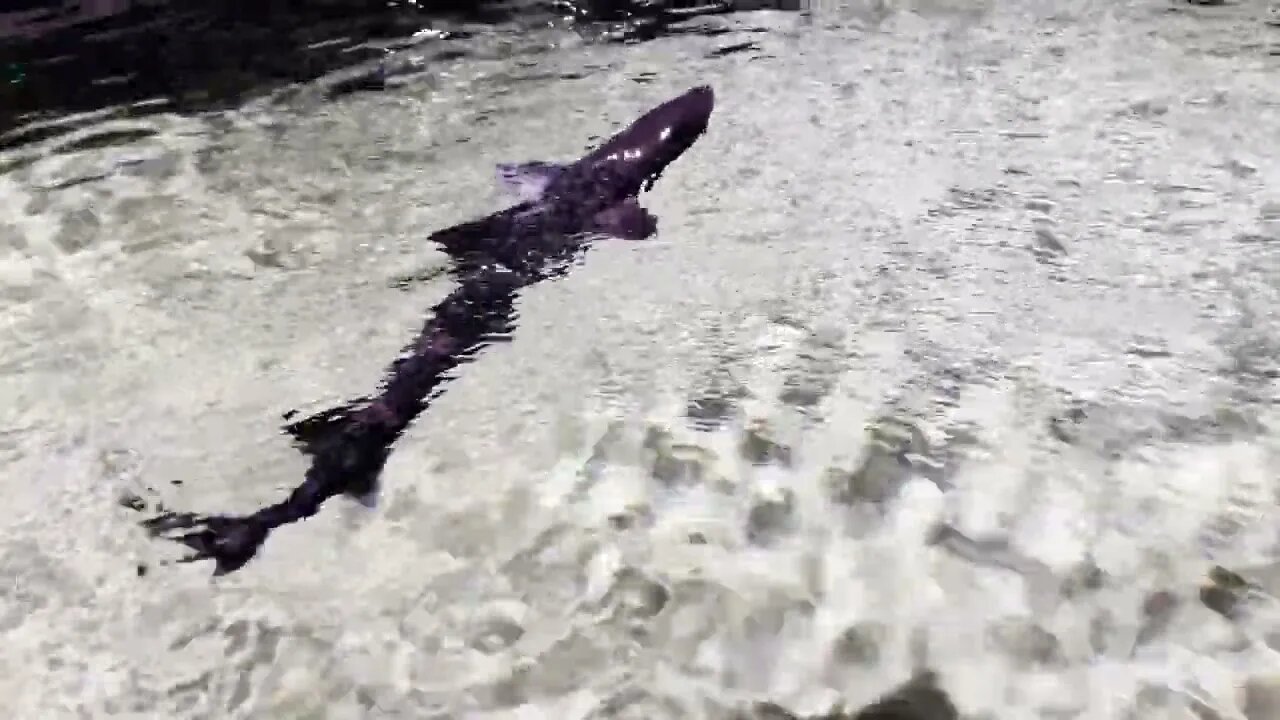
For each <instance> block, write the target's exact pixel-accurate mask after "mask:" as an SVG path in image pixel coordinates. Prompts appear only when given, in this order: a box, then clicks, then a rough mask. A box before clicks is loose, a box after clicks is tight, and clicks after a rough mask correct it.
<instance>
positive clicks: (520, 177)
mask: <svg viewBox="0 0 1280 720" xmlns="http://www.w3.org/2000/svg"><path fill="white" fill-rule="evenodd" d="M562 172H564V166H563V165H560V164H558V163H552V162H542V161H537V160H535V161H532V162H524V163H501V164H499V165H498V167H497V176H498V184H499V185H500V186H501V187H502V189H503V190H506V191H507V192H509V193H511V194H512V195H515V196H517V197H519V198H521V199H522V200H538V199H540V198H541V197H542V193H543V192H544V191H546V189H547V186H548V185H550V184H551V182H552V181H553V180H555V179H556V177H557V176H558V175H560V173H562Z"/></svg>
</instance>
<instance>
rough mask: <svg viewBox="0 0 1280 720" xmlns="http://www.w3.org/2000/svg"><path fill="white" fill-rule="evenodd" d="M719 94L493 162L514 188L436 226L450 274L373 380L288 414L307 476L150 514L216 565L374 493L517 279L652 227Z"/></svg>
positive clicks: (231, 567) (495, 326)
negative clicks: (222, 503) (279, 493)
mask: <svg viewBox="0 0 1280 720" xmlns="http://www.w3.org/2000/svg"><path fill="white" fill-rule="evenodd" d="M714 106H715V97H714V93H713V92H712V90H711V88H710V87H708V86H698V87H694V88H692V89H690V90H688V91H687V92H685V93H682V94H681V95H679V96H677V97H675V98H673V99H671V100H668V101H667V102H665V103H663V104H661V105H659V106H657V107H655V108H653V109H652V110H650V111H649V112H647V113H645V114H644V115H642V116H641V117H640V118H638V119H637V120H635V121H634V122H632V123H631V124H630V125H628V126H627V127H626V128H624V129H623V130H621V131H620V132H618V133H617V134H616V135H614V136H613V137H611V138H609V139H608V140H607V141H605V142H604V143H603V144H601V145H600V146H598V147H596V148H595V149H594V150H592V151H591V152H589V153H588V154H587V155H586V156H584V157H583V158H581V159H579V160H577V161H575V162H573V163H568V164H558V163H551V162H528V163H520V164H504V165H499V166H498V168H497V179H498V182H499V183H500V184H501V185H502V186H503V187H505V188H506V189H507V190H508V191H510V192H511V193H513V194H515V195H516V196H517V197H518V198H519V199H520V202H518V203H517V204H515V205H513V206H512V207H509V208H507V209H505V210H502V211H499V212H497V213H494V214H492V215H489V216H487V217H484V218H481V219H478V220H474V221H471V222H466V223H462V224H460V225H455V226H453V227H450V228H446V229H444V230H440V231H437V232H435V233H433V234H432V235H431V236H430V240H431V241H432V242H433V243H435V244H436V245H437V246H438V247H440V248H441V249H442V250H443V251H444V252H445V253H446V254H447V255H448V256H449V258H450V260H451V265H452V269H451V272H452V274H453V275H454V277H456V278H457V279H458V285H457V288H456V289H455V290H454V291H453V292H451V293H450V294H449V295H448V296H446V297H445V298H444V300H442V301H440V302H439V303H437V304H436V305H435V306H433V307H432V308H431V312H430V314H429V315H428V319H427V320H426V322H425V324H424V326H423V328H422V330H421V332H419V333H418V335H417V337H415V338H414V340H413V342H411V343H410V344H409V345H408V346H407V347H406V348H405V349H404V350H403V351H402V353H401V354H400V356H399V357H398V358H397V359H396V360H395V361H394V362H392V363H391V365H390V367H389V368H388V370H387V372H386V377H385V379H384V382H383V383H382V387H381V390H380V392H379V393H378V394H377V395H375V396H372V397H364V398H359V399H357V400H353V401H350V402H348V403H345V404H343V405H341V406H339V407H336V408H332V409H329V410H325V411H323V412H320V413H318V414H316V415H313V416H310V417H307V418H305V419H302V420H299V421H295V422H291V423H289V424H288V425H286V426H285V431H286V432H288V433H289V434H290V435H292V436H293V437H294V439H295V440H296V441H297V443H298V444H299V446H300V448H301V449H302V450H303V452H305V453H307V454H308V455H310V456H311V458H312V462H311V466H310V468H309V469H308V470H307V473H306V477H305V479H304V480H303V481H302V483H301V484H299V485H298V486H297V487H296V488H295V489H294V490H293V491H292V492H291V493H290V495H289V496H288V497H287V498H286V499H284V500H283V501H281V502H278V503H275V504H273V505H269V506H267V507H264V508H262V509H260V510H258V511H257V512H254V513H252V514H249V515H200V514H195V513H174V512H162V513H160V514H159V515H157V516H155V517H152V518H149V519H147V520H145V521H144V522H143V525H144V527H145V528H147V530H148V531H149V532H151V533H152V534H153V535H156V536H161V537H166V538H168V539H171V540H176V541H178V542H181V543H183V544H184V545H186V546H187V547H189V548H190V549H191V550H192V551H193V552H192V553H191V554H189V555H188V556H187V557H184V558H183V559H182V561H183V562H192V561H198V560H206V559H212V560H214V561H215V568H214V574H215V575H222V574H226V573H229V572H234V571H235V570H238V569H240V568H241V567H243V566H244V565H245V564H246V563H247V562H249V560H251V559H252V558H253V557H254V555H255V554H256V553H257V551H258V548H259V547H261V545H262V544H263V543H264V542H265V541H266V539H267V537H268V535H269V534H270V532H271V531H272V530H273V529H275V528H277V527H280V526H282V525H285V524H289V523H293V522H297V521H299V520H302V519H304V518H307V517H311V516H312V515H315V514H316V513H317V512H319V510H320V507H321V505H322V504H323V503H324V502H325V501H327V500H328V499H329V498H332V497H335V496H337V495H348V496H352V497H355V498H357V499H359V500H361V501H362V502H363V503H365V504H366V505H372V504H373V502H374V500H375V499H376V495H377V489H378V477H379V475H380V473H381V471H382V468H383V465H384V464H385V462H386V459H387V457H388V456H389V454H390V452H391V448H392V445H393V444H394V442H395V441H396V440H397V439H398V438H399V437H400V435H401V434H403V432H404V431H405V430H406V429H407V428H408V427H409V425H410V424H411V423H412V422H413V420H414V419H415V418H416V417H417V416H418V415H419V414H420V413H421V412H422V411H423V410H424V409H425V408H426V406H427V405H428V403H429V402H430V400H431V399H432V398H433V397H435V395H436V394H438V393H439V392H441V391H442V389H443V385H444V383H446V382H447V381H448V380H449V379H451V375H450V372H451V371H452V370H454V369H455V368H456V367H458V366H459V365H461V364H463V363H465V362H467V361H468V360H470V359H471V358H473V357H474V356H475V355H476V353H477V352H478V351H479V350H481V349H482V348H483V347H484V346H485V345H487V344H488V343H490V342H493V341H495V340H497V339H500V338H502V337H504V336H508V335H509V334H510V333H511V332H512V331H513V330H514V328H515V320H516V313H515V302H516V299H517V296H518V294H519V292H520V291H521V290H522V289H524V288H526V287H528V286H530V285H532V284H534V283H537V282H539V281H541V280H544V279H547V278H551V277H555V276H557V275H560V274H563V273H564V272H567V271H568V269H569V267H570V266H571V264H572V263H571V261H572V260H573V259H574V258H575V257H577V256H578V254H579V253H580V252H581V251H582V250H584V249H585V248H586V246H587V245H588V244H589V243H590V241H591V240H592V239H593V238H595V237H600V236H602V235H605V236H612V237H618V238H624V239H634V240H638V239H644V238H647V237H650V236H651V235H653V234H654V233H655V232H656V231H657V219H656V218H655V217H654V216H653V215H652V214H650V213H649V212H648V211H647V210H645V209H644V208H643V207H641V205H640V203H639V200H638V197H639V195H640V193H641V192H643V191H647V190H649V189H650V188H652V186H653V183H654V182H655V181H656V180H657V179H658V177H659V176H660V175H661V174H662V172H663V170H665V169H666V168H667V166H668V165H670V164H671V163H672V162H674V161H675V160H676V159H677V158H679V157H680V156H681V155H682V154H684V152H685V151H687V150H688V149H689V148H690V147H692V146H693V144H694V142H696V141H697V139H698V138H699V137H700V136H701V135H702V134H703V133H704V132H705V131H706V129H707V124H708V121H709V120H710V117H711V113H712V110H713V109H714ZM291 415H292V413H291V414H290V415H286V420H288V419H289V417H290V416H291Z"/></svg>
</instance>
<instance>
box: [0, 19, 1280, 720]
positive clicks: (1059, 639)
mask: <svg viewBox="0 0 1280 720" xmlns="http://www.w3.org/2000/svg"><path fill="white" fill-rule="evenodd" d="M1112 5H1113V4H1112V3H1090V2H1084V1H1083V0H1080V1H1078V2H1074V3H1062V2H1056V3H1035V2H1026V3H1001V4H998V3H987V4H973V3H963V4H956V5H955V6H951V5H948V4H947V3H944V2H942V1H941V0H934V1H930V2H926V1H925V0H920V1H919V2H914V3H909V2H904V3H883V2H882V3H875V4H871V3H868V4H864V5H857V4H847V5H844V6H842V7H839V8H837V7H831V6H826V7H823V6H817V5H815V6H814V7H813V8H812V10H811V11H810V12H809V13H808V14H806V15H797V14H790V13H767V12H764V13H747V14H739V15H734V16H723V17H719V18H715V19H712V20H708V21H706V22H708V23H712V24H715V25H716V26H718V27H723V28H727V29H729V30H730V31H729V32H726V33H723V34H714V35H705V34H690V35H683V36H678V37H673V38H659V39H656V40H654V41H652V42H648V43H644V44H638V45H622V44H596V43H586V42H583V41H582V40H581V39H580V36H577V35H573V34H568V33H565V32H563V31H561V30H550V29H549V30H546V31H542V32H535V31H528V32H522V33H519V34H509V35H504V34H503V33H502V32H501V31H500V30H492V31H488V32H489V34H487V35H484V34H482V35H481V36H479V37H477V38H474V42H475V43H476V46H477V47H481V48H491V49H493V52H491V53H489V54H487V55H486V54H485V53H474V54H472V55H471V56H469V57H465V58H458V59H456V60H454V61H450V60H448V59H447V58H446V59H444V60H437V61H435V62H434V64H432V65H431V66H429V67H424V68H423V69H422V70H421V72H419V73H416V74H409V75H406V78H407V79H405V80H404V81H403V82H401V83H399V84H397V85H395V86H394V87H391V88H390V89H388V90H385V91H382V92H360V93H353V94H349V95H344V96H342V97H338V98H336V99H333V100H329V99H327V95H326V90H325V88H326V87H327V86H324V85H323V84H316V83H312V84H308V85H305V86H302V87H298V88H290V89H288V90H287V91H286V92H280V93H274V94H271V95H269V96H267V97H263V98H260V99H257V100H254V101H251V102H249V103H248V104H246V105H244V106H242V107H239V108H237V109H235V110H230V111H224V112H217V113H213V114H207V115H193V116H178V115H173V114H167V113H164V112H160V113H157V114H153V115H148V116H145V117H137V118H129V117H125V118H118V117H117V118H107V119H102V120H96V121H85V122H83V123H81V125H80V126H78V129H76V130H74V131H72V132H71V133H56V134H53V136H52V137H50V138H49V139H47V140H44V141H41V142H38V143H34V144H23V145H20V146H17V147H12V148H8V149H6V150H4V151H3V154H0V167H6V168H8V170H7V171H6V172H5V174H4V175H0V219H2V222H0V253H3V255H4V257H3V260H2V261H0V297H2V298H3V312H2V314H0V319H2V325H0V342H3V345H2V346H0V428H4V431H3V435H0V462H3V463H4V465H3V468H4V469H3V476H2V477H3V482H4V490H5V497H6V501H7V503H6V504H7V510H8V511H7V512H6V513H5V517H4V519H3V521H2V522H3V525H2V526H0V527H3V533H4V535H3V536H4V538H5V539H4V540H3V541H2V543H0V549H2V554H0V568H2V570H0V572H3V575H4V576H5V577H6V580H7V582H6V583H5V586H7V587H9V588H10V589H9V590H5V591H3V592H0V633H3V642H0V707H3V708H4V710H6V711H7V712H5V713H4V715H5V716H6V717H13V718H40V719H41V720H54V719H55V718H63V717H67V718H72V717H139V718H140V717H169V718H204V717H207V718H215V717H216V718H250V717H252V718H262V717H269V718H384V717H385V718H393V717H395V718H399V717H404V718H410V717H412V718H424V717H440V718H444V717H469V718H487V717H493V718H498V717H529V718H532V717H556V718H588V717H590V718H604V717H637V718H639V717H644V718H666V717H669V718H699V717H707V718H726V717H729V716H730V715H731V714H732V713H733V712H735V711H737V710H740V709H742V708H746V707H749V706H750V705H751V704H753V703H756V702H760V701H772V702H776V703H779V704H781V705H783V706H785V707H787V708H789V709H791V710H792V711H794V712H797V713H818V712H825V711H826V710H827V709H828V708H830V707H831V706H832V705H833V704H835V703H839V702H843V703H844V704H846V705H847V706H850V707H856V706H858V705H861V704H864V703H866V702H868V701H870V700H871V699H873V698H875V697H877V696H879V695H880V694H882V693H883V692H885V691H886V690H888V689H889V688H890V687H892V686H893V685H896V684H897V683H899V682H901V681H902V680H904V679H905V678H906V677H907V676H908V675H909V674H910V673H911V672H912V670H913V669H915V668H918V667H922V666H927V667H929V668H932V669H933V670H935V671H937V673H938V674H939V678H940V682H941V684H942V686H943V687H945V689H946V690H947V691H948V692H949V693H950V695H951V696H952V698H953V699H954V701H955V703H956V704H957V705H958V706H959V708H960V710H961V711H962V713H963V714H964V715H965V716H966V717H975V718H986V717H990V718H1000V719H1001V720H1013V719H1015V718H1090V719H1092V718H1099V719H1100V718H1129V717H1141V718H1163V717H1168V718H1183V717H1194V716H1196V715H1193V714H1192V713H1195V714H1198V716H1200V717H1208V716H1211V715H1207V714H1206V713H1217V716H1218V717H1223V718H1229V717H1247V718H1249V719H1250V720H1256V719H1257V718H1266V717H1274V716H1275V715H1276V714H1277V713H1280V709H1277V708H1278V707H1280V701H1277V700H1268V699H1267V698H1268V697H1275V696H1278V695H1280V682H1278V681H1280V662H1278V656H1277V652H1276V648H1277V647H1280V634H1278V633H1280V624H1277V619H1280V614H1277V613H1276V611H1275V609H1276V605H1275V602H1276V601H1275V600H1273V599H1271V595H1270V593H1272V592H1275V591H1277V588H1275V587H1273V586H1274V585H1276V584H1277V583H1280V575H1278V574H1277V573H1276V572H1275V570H1274V569H1272V563H1274V562H1275V561H1276V556H1277V536H1276V527H1277V520H1280V517H1278V515H1280V513H1278V512H1277V509H1276V501H1277V497H1278V496H1277V490H1278V488H1277V484H1276V476H1277V470H1278V469H1280V455H1277V452H1280V446H1278V444H1277V439H1276V435H1275V433H1274V432H1273V430H1272V428H1273V427H1275V424H1276V423H1277V422H1278V421H1280V417H1277V411H1276V400H1277V399H1278V398H1280V386H1277V380H1276V378H1277V377H1280V370H1278V369H1277V364H1276V363H1277V361H1276V353H1277V350H1278V349H1280V348H1278V347H1277V340H1276V338H1280V326H1278V323H1280V321H1278V320H1277V318H1280V315H1278V314H1277V310H1278V309H1280V291H1278V290H1277V288H1280V165H1278V164H1277V163H1276V162H1275V161H1274V157H1273V156H1272V153H1271V151H1270V148H1271V144H1273V143H1274V138H1275V137H1276V132H1277V130H1280V84H1277V83H1276V77H1277V70H1278V69H1280V68H1278V66H1280V58H1278V57H1276V56H1275V55H1273V54H1271V52H1272V49H1274V48H1275V47H1277V46H1278V45H1280V29H1276V28H1274V27H1272V26H1269V25H1267V24H1266V23H1265V20H1266V19H1267V16H1266V12H1265V10H1266V8H1265V6H1263V5H1260V4H1244V5H1238V6H1232V7H1222V8H1215V7H1209V8H1199V7H1192V6H1183V5H1176V6H1173V7H1176V8H1178V10H1179V11H1178V12H1169V10H1168V8H1169V7H1170V6H1169V5H1166V4H1163V3H1157V2H1140V3H1130V4H1127V5H1125V6H1124V7H1123V8H1114V7H1112ZM429 49H430V48H429V47H427V49H425V50H422V51H421V52H428V51H429ZM409 52H414V51H413V50H412V49H411V50H410V51H409ZM700 82H710V83H711V84H713V85H714V86H715V88H716V91H717V97H718V100H719V107H718V108H717V111H716V115H715V116H714V118H713V121H712V128H711V130H710V132H709V134H708V135H707V136H706V137H705V138H703V139H702V140H701V141H700V142H699V143H698V144H697V145H696V146H695V147H694V149H693V150H692V151H691V152H690V153H688V154H687V155H686V156H685V157H684V158H682V159H681V160H680V161H678V162H677V163H676V164H675V165H674V166H673V167H672V168H671V169H670V170H669V171H668V172H667V173H666V175H665V176H664V178H663V180H662V181H661V182H660V183H659V184H658V186H657V188H656V190H655V192H654V193H652V194H651V195H650V196H649V197H648V199H647V200H646V205H647V206H648V207H649V208H650V209H651V210H653V211H654V212H655V213H656V214H658V216H659V217H660V219H661V233H660V234H659V236H657V237H656V238H655V239H653V240H650V241H647V242H645V243H625V242H605V243H601V244H599V245H597V246H596V247H594V248H593V249H592V250H591V251H590V253H588V255H587V257H586V259H585V262H584V263H583V264H582V266H581V267H580V268H578V269H576V270H575V271H574V272H573V273H571V274H570V275H568V276H567V277H566V278H564V279H562V280H559V281H556V282H554V283H545V284H542V285H539V286H537V287H535V288H533V289H532V290H530V291H529V292H527V293H526V294H525V296H524V298H523V300H522V301H521V303H520V322H519V329H518V330H517V333H516V334H515V336H514V338H513V339H512V341H511V342H510V343H504V344H500V345H496V346H494V347H491V348H489V349H488V350H486V351H485V353H484V355H483V356H482V357H481V358H480V359H479V360H478V361H476V362H475V363H473V364H471V365H469V366H467V367H466V368H465V370H464V371H463V372H462V373H461V375H460V377H459V379H457V380H456V381H454V382H453V383H452V384H451V385H450V386H449V388H448V390H447V392H446V393H445V394H444V395H443V396H442V397H440V398H439V399H438V400H437V401H436V402H435V403H434V404H433V405H432V407H431V409H429V410H428V411H427V412H426V413H425V414H424V415H423V416H422V418H421V419H420V420H419V421H418V422H417V424H416V425H415V426H414V428H413V429H412V430H411V431H410V432H409V433H408V434H407V435H406V437H405V438H404V439H402V440H401V442H400V443H399V444H398V446H397V449H396V450H395V452H394V453H393V455H392V456H391V460H390V462H389V463H388V466H387V470H386V472H385V474H384V476H383V482H384V488H385V490H384V494H383V497H382V499H381V504H380V505H379V507H378V508H377V509H376V510H375V511H372V512H370V511H368V510H364V509H362V508H360V507H358V506H355V505H354V504H352V503H349V502H346V501H341V500H338V501H334V502H333V503H331V504H330V505H329V506H328V507H326V508H325V510H324V511H323V512H322V513H321V514H320V515H319V516H317V517H316V518H315V519H313V520H310V521H308V522H305V523H300V524H298V525H294V526H290V527H287V528H284V529H282V530H280V531H278V532H277V533H276V534H274V535H273V537H272V539H271V541H270V542H269V543H268V544H267V546H266V547H265V549H264V550H263V551H262V553H261V554H260V556H259V557H258V558H257V559H256V560H255V561H253V562H252V563H251V564H250V565H249V566H247V567H246V568H245V569H244V570H243V571H241V572H239V573H237V574H235V575H232V576H229V577H225V578H220V579H218V580H216V581H213V580H211V579H210V578H209V576H208V568H207V567H204V566H200V565H179V566H174V565H163V564H160V563H162V561H164V560H165V559H172V558H174V557H176V556H177V554H178V551H177V549H176V548H174V547H170V546H168V545H165V544H161V543H158V542H155V541H153V540H149V539H148V538H147V537H145V535H144V534H143V533H142V532H141V530H139V529H138V528H137V526H136V524H135V523H136V521H137V519H138V516H137V515H136V514H134V513H131V512H130V511H129V510H127V509H125V508H122V507H121V506H120V504H119V502H118V500H119V498H120V497H121V496H123V495H126V494H131V493H134V494H142V495H147V496H151V495H153V494H154V495H157V496H158V497H159V498H160V499H162V500H163V502H164V503H165V504H166V505H168V506H171V507H176V508H179V509H189V510H195V511H202V512H220V511H227V512H230V511H242V510H251V509H253V508H254V507H256V506H257V505H259V504H261V503H264V502H270V501H273V500H275V499H278V498H279V497H281V496H282V495H283V494H284V492H286V491H287V488H289V487H291V486H292V485H293V484H294V483H296V482H297V481H299V480H300V479H301V475H302V472H303V470H304V468H305V460H304V458H302V457H301V456H300V455H299V454H298V453H297V452H296V451H294V450H292V449H291V448H290V447H289V445H288V443H287V441H286V440H285V438H284V437H283V436H281V435H280V434H279V433H278V424H279V418H280V415H281V414H282V413H284V412H285V411H287V410H290V409H293V408H302V409H303V410H304V411H305V410H318V409H321V408H323V407H326V406H328V405H331V404H333V403H336V402H338V401H340V400H343V399H346V398H348V397H352V396H356V395H360V394H362V393H365V392H367V391H368V390H370V389H372V387H373V385H374V384H375V383H376V381H377V378H378V377H379V376H380V373H381V368H382V367H383V366H384V365H385V364H386V363H387V362H388V361H389V360H390V359H391V358H392V357H393V356H394V355H395V354H396V353H397V351H398V350H399V348H400V347H401V345H402V344H403V342H404V341H405V340H407V339H408V337H409V336H411V335H412V333H413V332H415V331H416V330H417V328H418V326H419V325H420V323H421V320H422V317H421V313H422V312H423V310H424V309H425V308H427V307H429V306H430V305H431V304H432V303H433V302H434V301H435V300H436V299H437V298H439V297H440V296H442V295H443V294H444V293H445V292H446V291H447V285H446V283H445V282H444V281H443V280H440V281H434V282H429V283H426V284H420V285H414V286H410V287H409V288H408V289H397V288H396V287H393V286H394V285H396V281H397V278H400V277H401V276H404V275H411V274H415V273H422V272H424V271H430V270H431V269H432V268H442V267H443V260H442V258H441V256H440V255H439V254H438V253H437V252H435V251H434V250H433V249H432V248H430V247H428V246H426V245H425V244H424V243H423V242H422V239H423V238H424V237H425V236H426V235H427V234H428V233H429V232H430V231H431V230H433V229H437V228H440V227H444V226H446V225H449V224H452V223H455V222H458V221H461V220H464V219H467V218H470V217H473V216H476V215H479V214H481V213H484V212H488V211H489V210H491V209H493V208H495V207H497V206H498V204H499V203H500V202H502V199H501V198H500V197H499V196H498V195H497V194H496V192H495V191H494V190H493V166H494V164H495V163H498V162H504V161H513V160H527V159H554V158H563V157H572V156H573V155H574V154H575V153H578V152H579V151H581V150H582V149H583V148H584V147H585V146H586V145H587V144H589V142H590V139H591V138H592V137H594V136H602V135H605V134H607V133H608V132H609V131H610V130H612V129H613V128H615V127H616V126H618V125H620V124H622V123H625V122H627V121H629V120H630V119H631V118H632V117H634V116H635V115H636V114H638V113H639V112H641V111H643V110H644V109H646V108H647V107H649V106H651V105H652V104H655V103H656V102H658V101H660V100H662V99H665V98H666V97H668V96H669V95H671V94H674V93H675V92H678V91H680V90H682V89H684V88H686V87H688V86H690V85H693V84H697V83H700ZM104 136H110V137H109V138H107V139H106V140H104V139H103V138H104ZM108 140H109V141H108ZM175 483H178V484H175ZM148 488H151V489H154V493H152V492H151V491H149V490H148ZM1215 565H1223V566H1225V567H1228V568H1231V569H1233V570H1235V571H1239V572H1241V573H1243V574H1244V575H1245V577H1246V578H1248V579H1249V580H1251V581H1254V582H1256V583H1257V584H1258V587H1256V588H1254V591H1253V592H1252V593H1245V595H1247V597H1246V598H1245V599H1244V600H1241V601H1240V602H1237V603H1235V605H1233V610H1232V612H1229V613H1225V614H1223V613H1221V612H1215V611H1214V609H1213V608H1212V607H1210V606H1214V607H1218V608H1219V610H1221V609H1222V605H1221V603H1216V604H1215V603H1214V602H1212V599H1213V598H1215V597H1218V595H1214V592H1215V591H1213V590H1211V591H1208V592H1202V587H1204V586H1205V585H1206V583H1210V582H1211V580H1210V579H1209V578H1210V570H1211V568H1213V567H1214V566H1215ZM140 566H142V567H145V568H146V572H145V574H143V575H142V576H141V577H139V572H140V571H139V569H138V568H139V567H140ZM1221 575H1222V574H1221V573H1218V574H1217V576H1218V577H1221ZM1228 584H1229V583H1228ZM1223 592H1225V591H1222V592H1219V595H1221V594H1222V593H1223ZM1228 615H1229V616H1230V617H1227V616H1228ZM1269 702H1270V703H1273V704H1270V705H1268V704H1267V703H1269Z"/></svg>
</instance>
